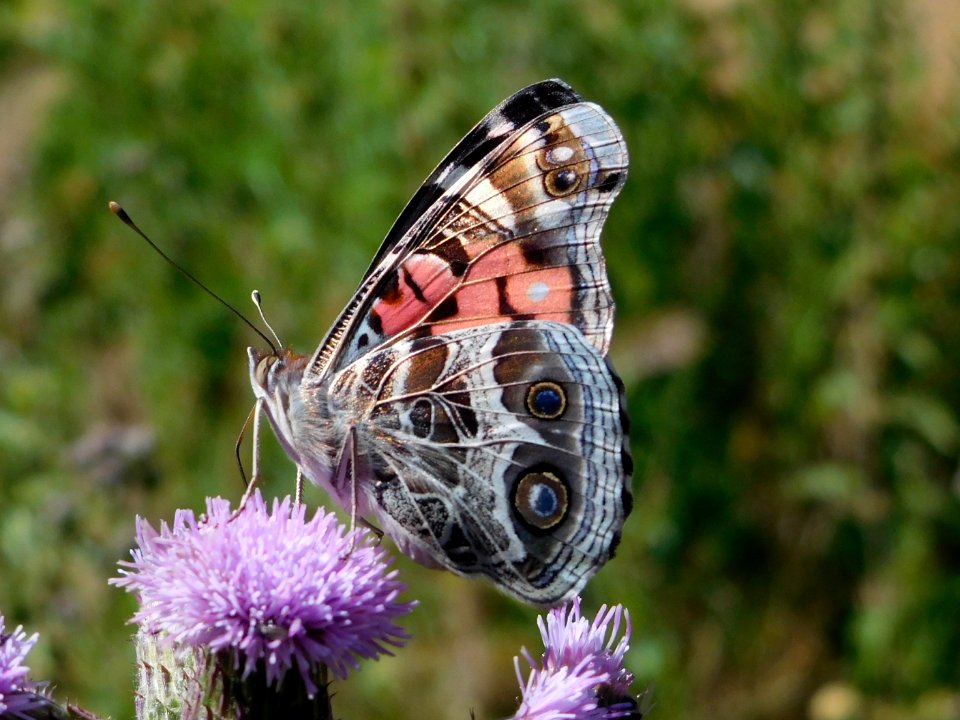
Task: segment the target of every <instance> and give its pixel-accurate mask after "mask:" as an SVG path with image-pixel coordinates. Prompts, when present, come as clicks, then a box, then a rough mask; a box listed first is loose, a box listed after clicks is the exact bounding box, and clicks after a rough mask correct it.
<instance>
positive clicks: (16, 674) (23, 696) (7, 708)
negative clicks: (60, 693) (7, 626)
mask: <svg viewBox="0 0 960 720" xmlns="http://www.w3.org/2000/svg"><path fill="white" fill-rule="evenodd" d="M36 642H37V633H34V634H33V635H31V636H30V637H27V634H26V633H25V632H24V631H23V626H21V625H18V626H17V628H16V629H15V630H14V631H13V632H12V633H9V634H8V633H6V632H5V630H4V619H3V615H0V718H2V719H3V720H8V719H9V720H13V719H16V720H21V718H23V719H26V718H28V717H29V716H28V714H27V713H29V712H30V711H31V710H34V709H36V708H37V707H39V706H41V705H43V704H44V702H45V699H44V698H43V697H42V696H41V695H38V694H37V690H38V685H37V684H36V683H34V682H31V681H30V680H28V679H27V674H28V673H29V672H30V668H28V667H27V666H26V665H24V664H23V661H24V660H25V659H26V657H27V653H29V652H30V650H31V649H32V648H33V646H34V645H35V644H36Z"/></svg>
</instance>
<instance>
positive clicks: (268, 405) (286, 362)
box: [247, 348, 347, 504]
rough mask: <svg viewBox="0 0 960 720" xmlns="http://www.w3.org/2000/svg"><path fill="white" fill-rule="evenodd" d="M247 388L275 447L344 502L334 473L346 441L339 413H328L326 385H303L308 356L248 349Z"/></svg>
mask: <svg viewBox="0 0 960 720" xmlns="http://www.w3.org/2000/svg"><path fill="white" fill-rule="evenodd" d="M247 355H248V357H249V361H250V384H251V385H252V386H253V392H254V395H255V396H256V398H257V399H258V400H259V401H261V406H262V408H263V410H264V411H265V412H266V415H267V419H268V420H269V422H270V425H271V426H272V427H273V430H274V433H276V436H277V438H278V439H279V441H280V444H281V445H282V446H283V448H284V450H286V452H287V453H288V454H289V455H290V457H291V458H292V459H293V460H294V461H295V462H296V463H297V465H298V466H299V467H300V469H301V470H303V472H304V473H305V474H306V475H307V477H308V478H309V479H311V480H313V481H314V482H316V483H317V484H319V485H320V486H321V487H323V488H324V489H325V490H326V491H327V492H328V493H330V494H331V495H332V496H333V497H334V498H335V499H337V500H339V501H341V504H343V503H344V502H345V500H346V497H345V496H344V493H343V488H334V481H333V478H334V475H335V473H336V468H337V464H338V459H339V455H340V450H341V448H342V445H343V438H344V437H345V432H346V431H345V427H344V425H345V422H346V420H347V418H345V417H344V416H343V413H336V412H333V411H332V408H331V407H330V402H329V394H328V392H327V385H328V384H329V383H327V382H324V381H320V383H319V384H316V385H315V384H309V385H308V386H305V385H304V372H305V371H306V368H307V361H308V358H307V356H305V355H298V354H297V353H294V352H291V351H290V350H286V349H282V350H279V351H277V352H271V353H265V354H261V352H260V351H258V350H257V349H256V348H248V349H247Z"/></svg>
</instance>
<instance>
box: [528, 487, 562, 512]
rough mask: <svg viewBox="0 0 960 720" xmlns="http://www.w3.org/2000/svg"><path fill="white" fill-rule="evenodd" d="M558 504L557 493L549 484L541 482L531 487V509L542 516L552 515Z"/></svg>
mask: <svg viewBox="0 0 960 720" xmlns="http://www.w3.org/2000/svg"><path fill="white" fill-rule="evenodd" d="M558 504H559V501H558V499H557V493H556V491H555V490H554V489H553V488H551V487H550V486H549V485H546V484H544V483H540V484H538V485H536V486H535V487H533V488H531V489H530V509H531V510H532V511H533V512H535V513H536V514H537V515H539V516H540V517H542V518H549V517H552V516H553V515H554V514H555V513H556V512H557V505H558Z"/></svg>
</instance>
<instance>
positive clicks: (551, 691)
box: [514, 598, 642, 720]
mask: <svg viewBox="0 0 960 720" xmlns="http://www.w3.org/2000/svg"><path fill="white" fill-rule="evenodd" d="M621 621H622V622H623V624H624V629H623V634H622V635H621V634H620V627H621ZM537 625H538V626H539V628H540V635H541V637H542V638H543V645H544V652H543V655H542V656H541V658H540V662H539V663H537V662H536V661H535V660H534V659H533V657H532V656H531V655H530V653H529V652H528V651H527V649H526V648H524V649H523V650H522V651H521V652H522V654H523V657H524V659H525V660H526V662H527V664H529V665H530V669H531V672H530V676H529V677H528V678H527V681H526V683H524V681H523V677H522V674H521V671H520V659H519V658H514V665H515V667H516V670H517V679H518V680H519V682H520V689H521V692H522V694H523V700H522V702H521V704H520V709H519V710H517V713H516V714H515V715H514V720H561V719H564V720H613V718H629V719H630V720H640V718H641V717H642V713H641V712H640V710H639V708H638V705H637V701H636V698H635V697H634V696H633V695H631V694H630V684H631V683H632V682H633V675H632V674H631V673H630V672H629V671H628V670H627V669H626V668H624V666H623V658H624V656H625V655H626V653H627V650H629V648H630V644H629V643H630V629H631V628H630V613H629V612H627V611H626V610H624V608H623V607H622V606H620V605H616V606H614V607H611V608H609V609H607V607H606V606H603V607H601V608H600V611H599V612H598V613H597V616H596V618H595V619H594V621H593V622H592V623H591V622H590V621H589V620H588V619H587V618H585V617H583V616H582V615H581V614H580V598H574V600H573V602H572V603H570V604H569V605H563V606H561V607H558V608H555V609H553V610H551V611H550V612H549V613H548V614H547V617H546V621H544V618H543V617H542V616H541V617H540V618H538V619H537Z"/></svg>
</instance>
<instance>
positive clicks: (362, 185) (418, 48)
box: [0, 0, 960, 720]
mask: <svg viewBox="0 0 960 720" xmlns="http://www.w3.org/2000/svg"><path fill="white" fill-rule="evenodd" d="M958 63H960V6H958V4H957V3H955V2H951V1H950V0H916V1H913V2H910V1H907V0H902V1H900V2H898V1H896V0H889V1H881V0H875V1H870V0H837V1H836V2H820V1H817V0H814V1H813V2H808V1H807V0H802V1H801V0H785V1H783V2H778V1H776V0H753V1H748V0H742V1H741V0H684V1H683V2H679V3H674V2H665V1H663V0H651V1H650V2H630V1H628V0H622V1H621V2H602V1H600V2H589V3H588V2H533V3H527V4H523V5H521V4H517V3H512V2H510V3H508V2H499V1H495V2H441V1H440V0H428V1H427V2H411V1H409V0H407V1H404V0H374V1H372V2H363V3H360V2H347V1H345V0H343V1H338V2H326V3H319V2H317V3H302V4H301V3H294V2H280V1H279V0H273V1H269V0H268V1H265V2H253V1H250V0H246V1H244V0H241V1H237V2H232V3H229V2H214V1H212V0H172V1H169V2H164V3H124V2H119V1H117V0H112V1H107V0H103V1H98V2H91V1H90V0H70V1H66V0H30V1H27V0H22V1H16V0H14V1H13V2H11V1H10V0H7V2H3V3H2V4H0V611H2V612H3V613H4V614H5V615H6V617H7V619H8V623H9V624H11V625H15V624H17V623H23V624H24V625H26V626H27V628H28V630H29V631H39V632H40V635H41V641H40V644H39V645H38V647H37V648H36V649H35V650H34V651H33V652H32V653H31V655H30V657H29V663H30V665H31V666H32V668H33V670H34V676H35V677H37V678H48V679H51V680H53V681H54V682H55V683H56V686H57V689H56V694H57V696H58V697H60V698H61V699H66V698H69V699H70V700H72V701H75V702H79V703H80V704H82V705H84V706H86V707H88V708H90V709H92V710H94V711H96V712H98V713H102V714H112V715H113V717H115V718H123V717H129V716H131V715H132V707H133V706H132V702H133V701H132V692H133V679H134V678H133V673H134V666H133V653H132V649H131V645H130V643H129V642H128V636H129V635H130V633H131V632H132V628H131V627H130V626H128V625H126V624H125V623H126V620H127V619H128V618H129V616H130V615H131V614H132V611H133V606H132V603H131V600H130V598H128V597H127V596H125V594H124V593H122V592H120V591H118V590H117V589H114V588H109V587H107V585H106V580H107V578H108V577H111V576H113V575H115V574H116V561H117V560H119V559H121V558H126V557H127V556H128V551H129V546H130V544H131V542H132V538H133V520H134V516H135V515H136V514H138V513H139V514H141V515H144V516H146V517H148V518H150V519H151V520H153V521H158V520H160V519H170V518H172V516H173V512H174V510H175V508H177V507H191V508H194V509H200V508H202V507H203V502H204V498H205V497H206V496H207V495H215V494H226V495H227V496H229V497H231V498H233V499H237V498H239V495H240V492H241V484H240V480H239V477H238V474H237V471H236V466H235V463H234V458H233V443H234V440H235V437H236V435H237V433H238V432H239V430H240V426H241V425H242V423H243V420H244V418H245V416H246V413H247V412H248V410H249V408H250V406H251V404H252V394H251V392H250V389H249V383H248V377H247V366H246V355H245V348H246V346H247V345H248V344H254V343H255V342H256V338H255V337H253V336H252V334H251V333H250V332H249V330H248V329H246V328H245V327H244V326H242V325H241V324H240V323H239V322H237V321H236V320H235V319H233V318H232V317H231V316H230V315H228V314H227V313H226V312H225V311H224V309H223V308H221V307H220V306H218V305H217V304H215V303H213V302H212V301H211V300H210V299H209V298H208V297H206V296H204V295H203V294H201V293H200V292H199V291H198V290H197V289H196V288H194V287H192V286H191V285H190V284H189V282H188V281H186V280H185V279H184V278H183V277H181V276H179V275H177V274H176V273H175V272H174V271H172V270H171V268H170V267H168V266H167V265H165V264H164V263H163V262H162V261H161V260H160V259H159V258H158V257H157V256H156V255H154V254H153V253H152V252H151V251H150V250H149V249H148V248H147V247H146V246H145V245H144V244H143V243H142V242H141V241H140V240H138V239H137V238H136V237H135V236H134V235H133V234H132V233H130V232H129V231H128V230H127V229H126V228H124V227H123V226H122V225H121V224H120V223H119V222H117V220H116V219H115V218H113V217H112V216H111V215H110V214H109V213H108V212H107V211H106V202H107V201H108V200H110V199H115V200H118V201H120V202H121V203H123V205H124V206H125V207H126V208H127V209H128V210H129V212H130V213H131V214H132V215H133V217H134V218H135V219H137V221H138V222H139V223H140V224H141V225H142V226H143V227H144V228H145V229H147V231H148V232H149V233H151V234H152V235H153V236H154V238H155V239H156V240H157V241H159V242H160V243H161V244H162V245H163V247H164V248H166V249H167V251H168V252H169V253H170V254H171V255H173V256H174V257H176V258H178V259H179V260H180V261H181V262H182V263H183V264H185V265H186V266H187V267H189V268H190V269H191V270H192V271H193V272H194V273H195V274H196V275H198V276H200V277H201V278H203V279H204V280H205V281H206V282H207V283H208V284H209V285H210V286H211V287H213V288H215V289H216V290H217V291H218V292H220V293H222V294H223V295H224V296H225V297H226V298H228V299H230V300H231V301H233V302H234V303H235V304H238V305H239V306H241V307H242V308H243V309H244V310H245V311H250V312H251V314H252V306H250V305H249V304H248V301H247V298H248V295H249V292H250V290H251V289H253V288H254V287H256V288H259V289H260V290H261V292H262V293H263V296H264V298H265V305H266V309H267V313H268V316H269V317H270V318H271V320H272V322H273V324H274V325H275V326H276V328H277V330H278V331H279V332H280V334H281V337H282V338H283V339H284V341H285V342H286V343H288V344H289V345H291V346H292V347H294V348H296V349H298V350H300V351H303V352H309V351H310V350H312V349H313V346H314V344H315V343H317V342H318V341H319V339H320V338H321V336H322V334H323V333H324V331H325V329H326V327H327V324H328V323H329V322H330V321H332V319H333V318H334V317H335V315H336V313H337V312H338V311H339V309H340V308H341V307H342V306H343V305H344V304H345V302H346V301H347V299H348V298H349V297H350V295H351V293H352V291H353V289H354V287H355V284H356V282H357V281H358V280H359V278H360V275H361V273H362V272H363V270H364V268H365V267H366V264H367V262H368V261H369V259H370V257H372V255H373V253H374V251H375V250H376V248H377V246H378V244H379V242H380V239H381V238H382V237H383V235H384V234H385V232H386V230H387V229H388V227H389V226H390V223H391V222H392V220H393V218H394V217H395V216H396V215H397V213H399V211H400V209H401V208H402V206H403V203H404V202H405V201H406V199H407V198H408V197H409V196H410V195H412V193H413V192H414V190H415V189H416V188H417V186H418V184H419V182H420V181H421V180H422V179H423V178H424V177H425V176H426V174H427V173H428V172H429V171H430V170H431V169H432V167H433V166H434V165H435V164H436V162H437V161H438V160H439V159H440V158H441V157H442V156H443V155H444V154H445V153H446V152H447V150H448V149H449V148H450V147H451V146H452V145H453V143H454V142H455V141H456V140H457V139H459V137H460V136H461V135H462V134H463V133H464V132H465V131H466V130H467V129H469V128H470V127H471V126H472V125H473V124H474V123H475V122H476V121H478V120H479V119H480V118H481V117H482V116H483V114H484V113H485V112H486V111H487V110H488V109H489V108H490V107H492V106H493V105H494V104H495V103H497V102H499V101H500V100H501V99H502V98H504V97H506V96H507V95H508V94H510V93H512V92H513V91H515V90H516V89H518V88H519V87H521V86H523V85H525V84H527V83H530V82H533V81H536V80H540V79H543V78H545V77H551V76H557V77H562V78H564V79H566V80H567V81H569V82H570V83H572V84H573V85H574V87H576V88H577V89H578V90H580V91H581V93H583V94H584V95H585V96H586V97H587V98H588V99H590V100H593V101H596V102H598V103H601V104H602V105H603V106H604V107H605V108H606V109H607V110H608V111H609V112H610V114H611V115H612V116H613V117H614V118H616V119H617V121H618V122H619V124H620V126H621V128H622V129H623V132H624V134H625V136H626V138H627V142H628V145H629V147H630V151H631V156H632V157H631V168H630V180H629V182H628V183H627V186H626V188H625V190H624V192H623V194H622V195H621V197H620V199H619V200H618V201H617V203H616V204H615V205H614V208H613V211H612V215H611V217H610V220H609V222H608V223H607V227H606V230H605V233H604V247H605V251H606V255H607V258H608V260H609V263H610V274H611V281H612V284H613V288H614V292H615V294H616V297H617V300H618V304H619V310H618V321H617V326H616V332H615V337H614V348H613V353H612V355H613V360H614V363H615V365H616V366H617V367H618V369H619V370H620V372H621V373H622V375H623V377H624V379H625V381H626V383H627V388H628V393H629V399H630V404H631V412H632V415H633V419H634V428H635V429H634V433H633V447H634V453H635V456H636V459H637V474H636V478H635V497H636V509H635V511H634V514H633V515H632V516H631V517H630V519H629V521H628V523H627V526H626V533H625V539H624V542H623V544H622V546H621V549H620V552H619V555H618V557H617V558H616V559H615V560H614V561H613V562H612V563H611V564H610V565H609V566H608V567H607V568H605V569H604V570H603V571H601V572H600V574H599V575H598V576H597V578H596V580H595V581H594V582H593V583H592V584H591V585H590V587H589V588H588V590H587V593H586V604H587V608H588V609H589V610H590V611H591V612H592V611H594V610H596V608H597V607H598V606H599V605H600V604H601V603H604V602H606V603H612V602H622V603H624V604H625V605H627V606H628V607H629V608H630V610H631V612H632V615H633V622H634V639H633V643H632V650H631V652H630V654H629V656H628V664H629V666H630V667H631V669H632V670H633V671H634V672H635V673H636V675H637V678H638V682H637V689H638V690H641V689H643V688H651V689H652V694H651V698H652V703H653V705H654V707H653V709H652V712H651V714H650V717H651V718H665V719H672V718H711V719H712V720H726V719H728V718H729V719H731V720H732V719H734V718H736V719H743V718H747V719H751V718H756V719H760V718H786V719H792V718H796V719H801V718H810V719H811V720H857V719H859V718H864V719H866V718H869V719H885V718H908V719H910V718H915V719H922V720H938V719H940V718H958V717H960V692H958V686H960V650H958V648H960V612H958V610H960V502H958V497H960V474H958V449H960V418H958V407H960V373H958V361H960V332H958V328H960V102H958V101H960V70H958V68H960V65H958ZM264 452H265V453H266V462H267V471H266V473H267V476H268V478H269V479H270V482H269V483H268V485H267V488H266V490H267V493H268V494H285V493H288V492H290V490H291V488H292V481H293V476H294V472H293V467H292V465H291V464H290V463H289V461H287V460H286V458H285V457H284V456H283V454H282V451H281V450H280V449H279V448H278V447H277V445H276V443H275V441H274V440H273V439H272V438H271V439H269V440H267V441H265V449H264ZM309 499H310V501H311V502H323V498H322V497H321V496H320V494H319V493H318V492H313V493H311V494H310V495H309ZM399 565H400V567H401V571H402V576H403V578H404V579H405V580H406V581H407V582H408V584H409V585H410V591H409V594H408V596H409V597H416V598H419V599H420V600H421V603H422V604H421V606H420V607H419V608H418V609H417V610H416V611H415V612H414V614H413V615H412V616H411V617H410V618H409V621H408V622H407V623H406V624H407V627H408V628H409V629H410V630H411V632H412V633H413V635H414V639H413V641H412V642H411V643H410V645H409V647H408V648H406V649H404V650H402V651H401V652H400V653H399V655H400V656H399V657H398V658H395V659H391V658H387V659H385V660H383V661H382V662H379V663H368V664H366V665H365V667H364V669H363V670H362V671H361V672H359V673H357V674H356V675H355V676H354V677H353V678H352V679H351V680H350V681H349V682H346V683H339V684H338V685H337V686H336V688H335V689H336V693H337V695H336V697H335V709H336V711H337V713H338V715H339V716H342V717H344V718H466V717H468V716H469V715H468V713H469V711H470V710H471V709H473V710H475V712H476V716H477V717H478V718H496V717H501V716H505V715H508V714H511V713H512V711H513V709H514V708H515V707H516V705H515V698H516V696H517V694H518V689H517V687H516V681H515V678H514V672H513V668H512V664H511V658H512V656H513V655H514V654H516V653H517V651H518V649H519V647H520V646H521V645H526V646H528V647H530V648H531V649H532V650H533V651H534V652H537V651H538V650H539V647H540V646H539V636H538V633H537V631H536V627H535V624H534V618H535V617H536V611H534V610H531V609H528V608H524V607H520V606H519V605H518V604H517V603H515V602H513V601H511V600H509V599H506V598H504V597H502V596H500V595H498V594H497V593H496V592H495V591H493V590H492V589H491V588H490V587H489V586H488V585H486V584H483V583H478V582H469V581H465V580H462V579H460V578H456V577H453V576H451V575H449V574H442V573H437V572H432V571H427V570H423V569H421V568H419V567H416V566H415V565H413V564H412V563H410V562H407V561H405V560H401V561H400V562H399Z"/></svg>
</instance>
